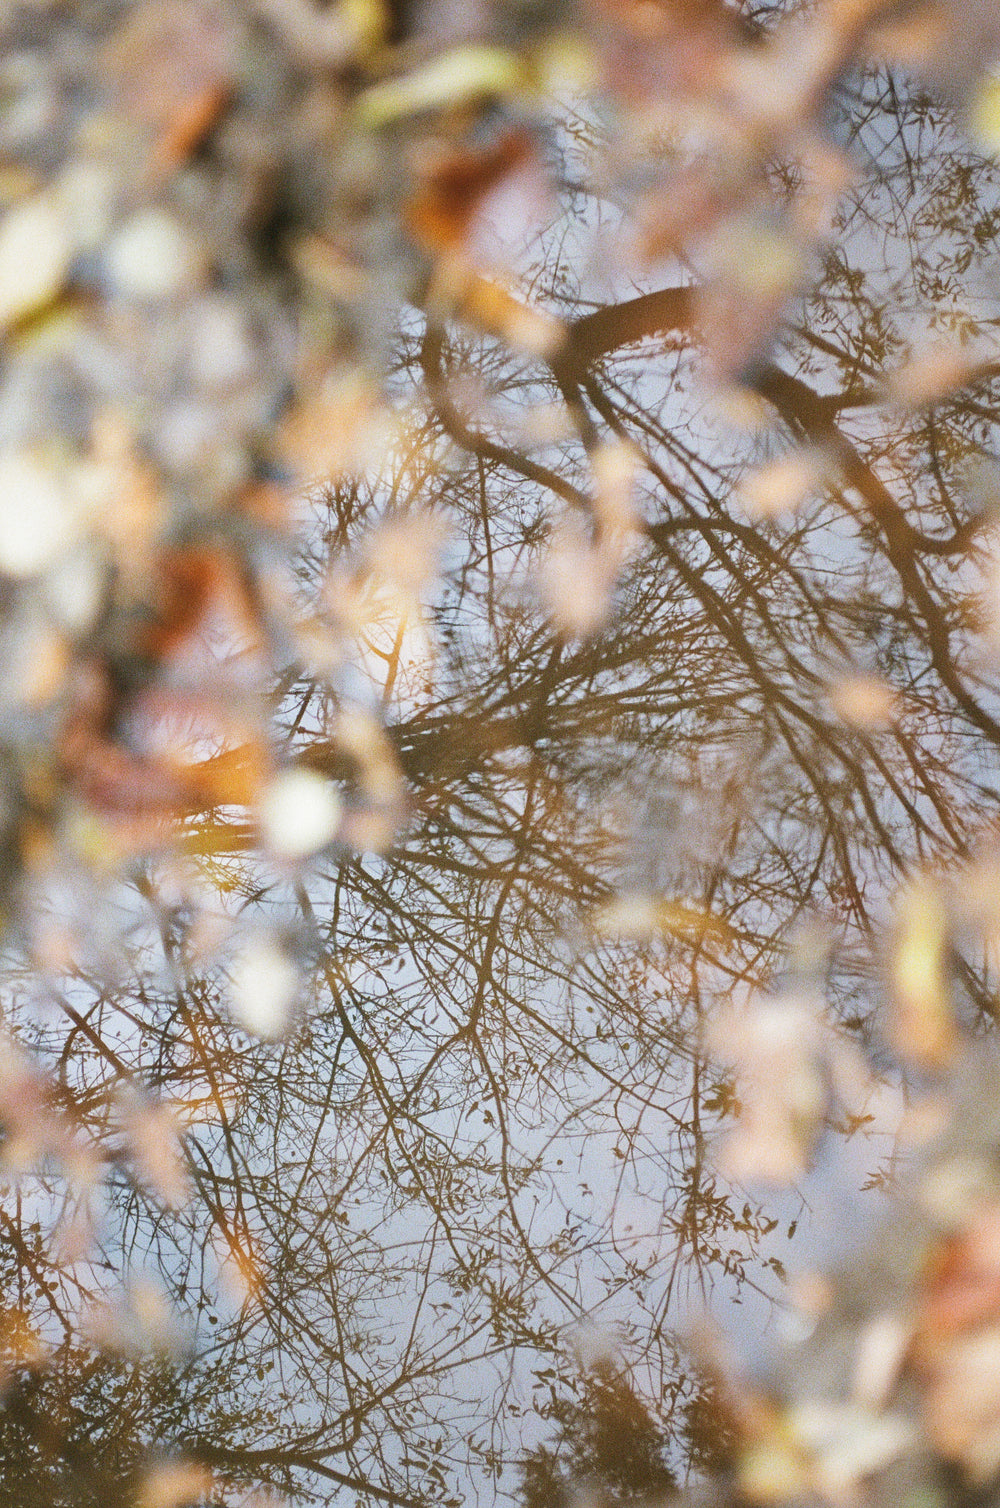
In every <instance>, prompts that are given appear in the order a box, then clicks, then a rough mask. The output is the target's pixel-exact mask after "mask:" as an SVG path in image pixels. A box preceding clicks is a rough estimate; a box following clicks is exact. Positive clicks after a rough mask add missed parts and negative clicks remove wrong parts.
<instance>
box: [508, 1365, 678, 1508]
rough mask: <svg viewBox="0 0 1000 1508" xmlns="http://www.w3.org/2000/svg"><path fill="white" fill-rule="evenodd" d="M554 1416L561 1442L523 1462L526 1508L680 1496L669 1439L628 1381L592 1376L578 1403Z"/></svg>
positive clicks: (565, 1404)
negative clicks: (669, 1456)
mask: <svg viewBox="0 0 1000 1508" xmlns="http://www.w3.org/2000/svg"><path fill="white" fill-rule="evenodd" d="M552 1413H553V1417H554V1420H555V1422H556V1423H557V1425H558V1443H557V1444H555V1445H554V1446H551V1447H549V1446H540V1447H539V1448H538V1449H537V1450H536V1451H535V1452H534V1453H533V1454H532V1455H531V1456H529V1457H528V1459H527V1460H526V1461H525V1463H524V1467H523V1472H524V1501H525V1503H526V1504H527V1505H528V1508H570V1505H571V1504H573V1503H574V1502H577V1501H579V1498H580V1495H581V1494H583V1495H584V1496H585V1497H586V1499H587V1500H588V1501H594V1502H602V1503H608V1504H615V1505H618V1504H621V1505H623V1508H624V1505H625V1504H632V1503H646V1502H649V1501H651V1500H655V1499H657V1498H662V1497H665V1496H666V1495H667V1494H668V1493H670V1492H672V1491H673V1490H675V1488H676V1481H675V1478H674V1475H673V1473H672V1471H671V1469H670V1465H669V1463H668V1461H667V1459H666V1449H665V1444H664V1440H663V1435H662V1433H661V1431H660V1429H659V1428H658V1427H657V1425H656V1423H655V1422H654V1420H653V1419H652V1418H651V1417H650V1414H649V1411H648V1409H647V1408H646V1406H645V1405H644V1404H643V1403H642V1401H641V1400H640V1399H639V1398H637V1397H636V1395H635V1393H633V1391H632V1389H631V1388H630V1387H629V1385H628V1382H627V1380H626V1379H625V1378H623V1377H621V1376H616V1375H614V1374H611V1375H606V1376H602V1375H595V1376H593V1377H590V1378H588V1379H587V1385H586V1386H585V1387H584V1388H583V1389H582V1390H581V1395H580V1397H579V1398H578V1399H574V1400H573V1402H572V1403H570V1402H569V1401H568V1400H566V1399H562V1400H560V1402H559V1403H558V1404H555V1405H553V1409H552Z"/></svg>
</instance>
